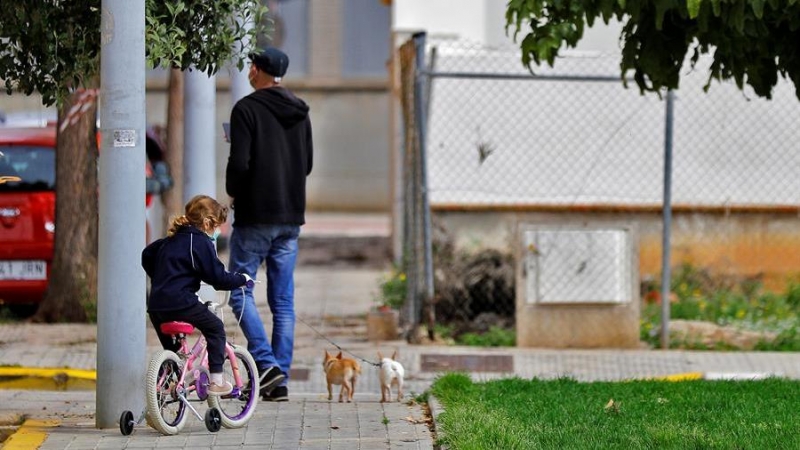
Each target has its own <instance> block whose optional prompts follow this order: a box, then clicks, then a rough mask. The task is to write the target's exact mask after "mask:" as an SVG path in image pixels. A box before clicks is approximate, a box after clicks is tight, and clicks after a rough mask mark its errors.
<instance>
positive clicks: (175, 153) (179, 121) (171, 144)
mask: <svg viewBox="0 0 800 450" xmlns="http://www.w3.org/2000/svg"><path fill="white" fill-rule="evenodd" d="M164 159H165V160H166V161H167V164H168V165H169V170H170V173H171V174H172V180H173V181H174V184H173V185H172V189H169V190H167V191H166V192H164V193H163V194H161V198H162V199H163V201H164V213H165V214H164V220H165V223H164V230H166V229H168V228H169V223H170V220H171V218H172V217H175V216H179V215H181V214H183V72H182V71H181V70H180V69H174V68H173V69H170V71H169V101H168V103H167V150H166V152H165V155H164Z"/></svg>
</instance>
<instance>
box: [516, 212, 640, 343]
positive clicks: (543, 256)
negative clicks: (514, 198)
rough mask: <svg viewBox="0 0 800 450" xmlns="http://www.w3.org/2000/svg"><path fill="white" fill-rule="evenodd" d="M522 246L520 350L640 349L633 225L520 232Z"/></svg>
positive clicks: (519, 267) (546, 227) (522, 228)
mask: <svg viewBox="0 0 800 450" xmlns="http://www.w3.org/2000/svg"><path fill="white" fill-rule="evenodd" d="M519 239H520V245H519V252H518V254H517V261H518V264H517V284H516V286H517V289H516V291H517V300H516V306H517V311H516V325H517V345H518V346H520V347H551V348H592V347H594V348H597V347H606V348H608V347H612V348H635V347H638V346H639V303H640V300H639V274H638V267H639V264H638V248H637V245H636V242H637V241H638V239H637V236H636V232H635V229H634V227H633V225H630V224H617V223H610V224H606V223H603V224H582V225H577V224H565V225H563V226H558V225H553V224H548V225H540V226H537V225H532V224H522V225H520V226H519Z"/></svg>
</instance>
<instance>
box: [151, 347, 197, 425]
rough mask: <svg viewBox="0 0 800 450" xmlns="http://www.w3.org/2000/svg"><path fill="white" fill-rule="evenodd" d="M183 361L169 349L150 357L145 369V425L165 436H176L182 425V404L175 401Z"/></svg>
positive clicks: (184, 411) (184, 409) (183, 421)
mask: <svg viewBox="0 0 800 450" xmlns="http://www.w3.org/2000/svg"><path fill="white" fill-rule="evenodd" d="M182 372H183V361H181V359H180V358H179V357H178V355H176V354H175V352H171V351H169V350H160V351H159V352H158V353H156V354H155V355H153V358H152V359H151V360H150V365H149V367H148V368H147V379H146V380H145V393H146V394H147V410H146V414H145V417H146V418H147V423H148V424H149V425H150V426H151V427H153V428H155V429H156V430H158V431H160V432H161V433H163V434H166V435H173V434H178V433H180V431H181V430H182V429H183V426H184V425H185V424H186V418H187V416H186V404H185V403H184V402H182V401H181V399H180V398H178V390H179V389H180V390H183V388H182V386H180V385H179V384H178V383H179V382H180V380H181V375H182Z"/></svg>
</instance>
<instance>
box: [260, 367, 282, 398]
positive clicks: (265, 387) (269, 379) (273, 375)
mask: <svg viewBox="0 0 800 450" xmlns="http://www.w3.org/2000/svg"><path fill="white" fill-rule="evenodd" d="M285 378H286V377H285V376H284V375H283V372H281V369H280V367H278V366H272V367H270V368H269V369H267V370H265V371H263V372H261V377H260V381H259V392H261V395H266V394H269V393H270V392H272V390H273V389H275V386H277V385H279V384H281V381H283V380H284V379H285Z"/></svg>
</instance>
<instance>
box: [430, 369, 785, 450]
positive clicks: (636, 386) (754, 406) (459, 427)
mask: <svg viewBox="0 0 800 450" xmlns="http://www.w3.org/2000/svg"><path fill="white" fill-rule="evenodd" d="M430 393H431V394H432V395H434V396H436V398H437V399H439V401H440V402H441V404H442V405H443V407H444V412H443V413H442V414H441V415H440V416H439V417H438V420H437V427H438V430H440V431H442V435H443V436H442V437H440V443H442V444H446V445H449V446H450V448H451V449H453V450H462V449H540V448H542V449H625V450H638V449H800V414H798V408H800V382H797V381H789V380H782V379H769V380H763V381H703V380H698V381H684V382H665V381H626V382H594V383H580V382H577V381H574V380H569V379H559V380H549V381H547V380H536V379H534V380H522V379H518V378H517V379H506V380H498V381H490V382H484V383H473V382H472V381H471V380H470V378H469V376H467V375H464V374H449V375H445V376H442V377H440V378H439V379H437V380H436V382H435V383H434V384H433V386H432V387H431V390H430Z"/></svg>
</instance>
